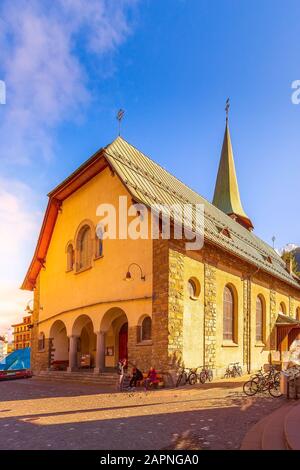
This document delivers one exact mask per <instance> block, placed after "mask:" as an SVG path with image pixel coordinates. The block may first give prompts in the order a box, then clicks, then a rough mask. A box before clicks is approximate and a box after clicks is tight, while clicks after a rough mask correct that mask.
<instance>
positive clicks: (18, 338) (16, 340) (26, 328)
mask: <svg viewBox="0 0 300 470" xmlns="http://www.w3.org/2000/svg"><path fill="white" fill-rule="evenodd" d="M12 328H13V349H14V350H16V349H23V348H29V347H31V329H32V315H26V316H25V317H23V322H22V323H17V324H15V325H12Z"/></svg>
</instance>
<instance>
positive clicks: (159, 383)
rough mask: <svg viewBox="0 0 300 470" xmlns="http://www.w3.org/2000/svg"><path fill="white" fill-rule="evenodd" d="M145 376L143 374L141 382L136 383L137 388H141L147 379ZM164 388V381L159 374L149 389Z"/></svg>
mask: <svg viewBox="0 0 300 470" xmlns="http://www.w3.org/2000/svg"><path fill="white" fill-rule="evenodd" d="M147 375H148V374H146V373H143V380H139V381H138V382H137V387H141V386H142V385H143V383H144V380H146V378H147ZM164 386H165V382H164V379H163V376H162V375H161V374H157V379H156V380H155V382H152V384H151V387H153V388H164Z"/></svg>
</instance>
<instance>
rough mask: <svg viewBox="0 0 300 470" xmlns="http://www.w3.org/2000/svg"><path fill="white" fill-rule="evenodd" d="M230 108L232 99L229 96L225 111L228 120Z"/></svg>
mask: <svg viewBox="0 0 300 470" xmlns="http://www.w3.org/2000/svg"><path fill="white" fill-rule="evenodd" d="M229 108H230V101H229V98H227V100H226V106H225V111H226V122H227V121H228V113H229Z"/></svg>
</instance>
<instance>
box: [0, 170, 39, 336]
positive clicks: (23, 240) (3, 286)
mask: <svg viewBox="0 0 300 470" xmlns="http://www.w3.org/2000/svg"><path fill="white" fill-rule="evenodd" d="M36 206H37V204H36V198H35V195H34V193H33V192H32V190H31V189H30V188H29V187H28V186H26V185H25V184H23V183H21V182H19V181H14V180H4V179H1V178H0V224H1V230H0V259H1V270H0V331H1V327H3V326H4V325H5V326H6V327H7V326H9V325H10V324H11V323H12V322H15V321H18V320H20V318H21V316H22V314H23V313H24V307H25V306H26V302H27V301H28V300H29V299H30V298H31V297H32V293H31V292H23V291H20V289H19V287H20V284H21V282H22V278H23V276H24V274H25V271H26V267H27V264H28V262H29V261H30V256H31V254H32V253H33V248H34V242H35V240H36V238H37V234H38V230H39V226H40V222H41V218H42V214H41V212H40V211H38V210H37V209H35V207H36ZM25 247H30V250H25ZM28 253H30V254H29V256H28Z"/></svg>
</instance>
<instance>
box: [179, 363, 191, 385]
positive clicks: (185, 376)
mask: <svg viewBox="0 0 300 470" xmlns="http://www.w3.org/2000/svg"><path fill="white" fill-rule="evenodd" d="M187 371H189V372H187ZM194 374H195V369H194V368H191V369H189V368H185V367H182V368H181V371H180V373H179V375H178V378H177V382H176V387H179V386H180V385H186V384H187V383H189V384H190V385H193V383H191V381H190V377H191V376H192V375H194Z"/></svg>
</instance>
